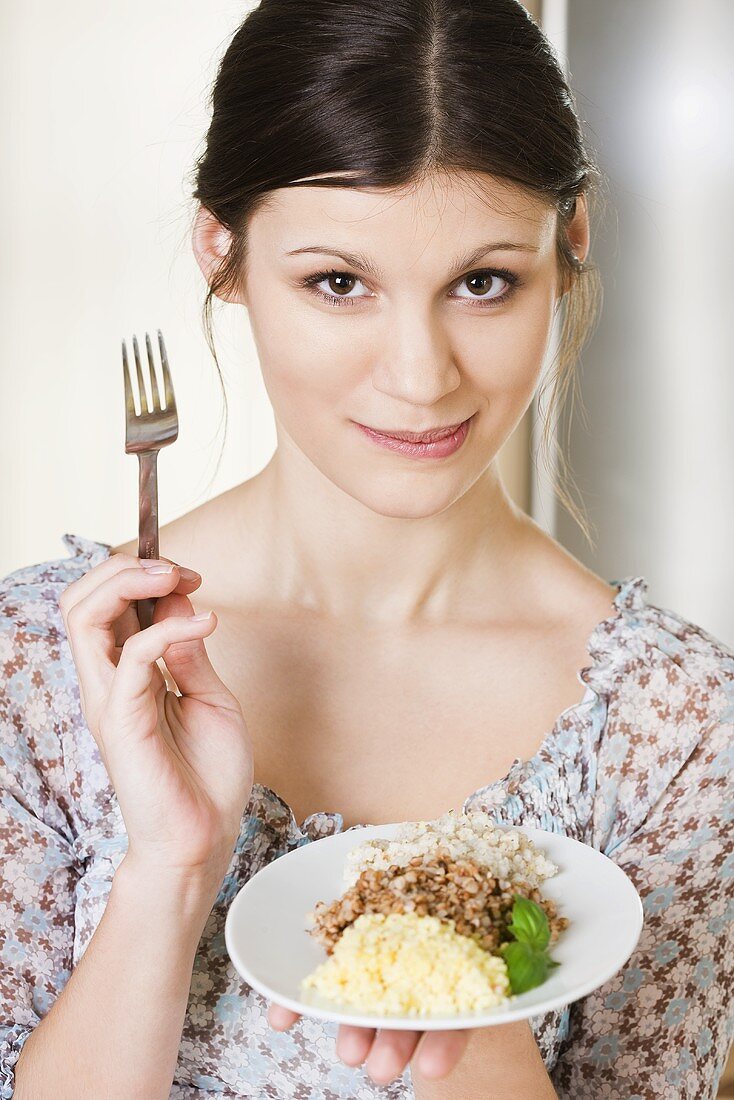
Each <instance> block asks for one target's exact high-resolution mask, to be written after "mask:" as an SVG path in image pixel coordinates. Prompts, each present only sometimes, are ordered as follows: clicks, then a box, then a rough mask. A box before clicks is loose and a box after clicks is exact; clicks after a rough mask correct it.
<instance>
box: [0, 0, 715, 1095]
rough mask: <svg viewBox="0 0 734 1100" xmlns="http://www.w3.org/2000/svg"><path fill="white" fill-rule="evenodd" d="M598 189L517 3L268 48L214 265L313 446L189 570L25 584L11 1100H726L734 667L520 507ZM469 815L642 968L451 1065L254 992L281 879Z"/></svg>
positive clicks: (328, 0) (703, 637)
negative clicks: (247, 890)
mask: <svg viewBox="0 0 734 1100" xmlns="http://www.w3.org/2000/svg"><path fill="white" fill-rule="evenodd" d="M598 178H599V174H598V172H597V170H596V169H595V167H594V165H593V163H592V161H591V159H590V157H589V155H588V153H587V152H586V150H585V148H584V145H583V142H582V137H581V132H580V127H579V122H578V119H577V116H576V114H575V111H574V106H573V100H572V96H571V94H570V92H569V89H568V87H567V85H566V83H565V81H564V77H563V73H562V71H561V69H560V68H559V66H558V63H557V61H556V58H555V56H554V54H553V52H552V50H551V48H550V47H549V44H548V42H547V41H546V39H545V38H544V37H543V35H542V33H541V32H540V30H539V29H538V27H537V26H536V24H535V23H534V22H533V21H532V20H531V19H530V17H529V16H528V14H527V13H526V11H525V10H524V9H523V7H522V6H521V5H520V4H519V3H517V2H515V0H430V2H429V0H360V3H359V4H350V3H345V2H344V0H338V2H337V0H318V3H312V2H310V0H301V2H299V3H293V2H292V0H263V2H262V3H261V4H260V6H259V7H258V8H257V9H256V10H254V11H253V12H252V13H251V14H250V15H249V16H248V17H247V19H246V20H245V22H244V24H243V25H242V27H241V28H240V29H239V31H238V32H237V34H236V35H235V36H234V38H233V40H232V42H231V44H230V46H229V48H228V49H227V51H226V54H225V56H224V59H223V61H222V64H221V68H220V71H219V74H218V77H217V81H216V85H215V88H214V95H213V115H212V121H211V127H210V129H209V132H208V138H207V145H206V150H205V152H204V154H203V156H202V158H201V160H200V162H199V163H198V166H197V176H196V186H195V192H194V194H195V198H196V200H197V202H198V206H197V212H196V217H195V224H194V232H193V245H194V249H195V253H196V257H197V259H198V261H199V264H200V266H201V268H202V271H203V272H204V274H205V277H206V279H207V281H208V283H209V294H208V296H207V301H206V308H207V313H206V319H207V323H209V322H210V320H211V317H210V309H211V298H212V295H217V296H218V297H220V298H221V299H224V300H226V301H229V302H232V303H238V304H239V305H240V306H241V307H242V308H243V309H244V310H246V311H247V315H248V318H249V321H250V324H251V325H252V329H253V333H254V337H255V340H256V343H257V348H258V352H259V356H260V361H261V365H262V370H263V376H264V380H265V384H266V386H267V390H268V393H269V396H270V399H271V401H272V406H273V409H274V414H275V420H276V426H277V436H278V444H277V448H276V451H275V454H274V455H273V457H272V459H271V460H270V461H269V462H268V464H267V465H266V466H265V468H264V469H263V470H262V471H261V472H260V473H258V474H257V475H256V476H254V477H251V478H249V479H248V480H247V481H245V482H243V483H242V484H239V485H236V486H235V487H234V488H233V489H231V490H229V491H228V492H225V493H223V494H221V495H220V496H218V497H216V498H215V499H213V500H210V501H209V502H208V503H207V504H205V505H204V506H202V507H200V508H197V509H195V510H194V511H192V512H190V513H188V514H187V515H184V516H182V517H181V518H179V519H177V520H176V521H174V522H172V523H169V524H166V525H165V526H164V527H163V528H162V530H161V546H162V547H163V548H165V550H166V555H167V556H166V557H165V558H164V559H163V562H164V565H165V564H166V563H171V562H175V563H177V564H176V565H175V567H173V568H171V569H169V571H163V572H161V571H159V570H156V569H155V568H150V566H151V563H150V562H141V561H140V560H139V559H138V558H137V542H136V540H135V539H131V540H130V541H129V542H127V543H125V544H124V545H122V546H116V547H113V546H111V545H110V544H108V543H104V542H97V541H94V540H92V539H88V538H84V537H81V536H77V535H66V536H65V542H66V546H67V548H68V549H69V550H70V551H71V555H70V556H69V557H67V558H63V559H59V560H55V561H50V562H43V563H41V564H38V565H32V566H29V567H27V568H25V569H21V570H18V571H16V572H15V573H13V574H11V575H10V576H9V577H6V578H5V580H4V582H3V586H2V616H1V617H0V621H1V622H2V635H1V637H2V642H1V643H0V644H1V645H2V654H3V672H4V688H5V690H4V692H3V695H2V711H1V712H0V719H1V721H0V752H1V755H2V780H3V784H2V785H3V804H2V805H3V810H2V812H3V824H2V829H3V840H4V851H5V858H4V860H3V864H2V905H3V924H4V927H5V929H6V932H10V931H11V930H12V934H8V935H6V936H5V938H4V939H3V941H2V943H1V944H0V984H1V986H2V1006H3V1007H2V1012H3V1019H2V1021H1V1022H2V1025H3V1031H2V1048H1V1053H2V1073H3V1076H2V1078H1V1080H2V1089H3V1091H2V1092H1V1093H0V1095H1V1096H2V1097H10V1096H15V1097H17V1098H19V1100H29V1098H31V1097H33V1098H34V1100H40V1098H42V1097H50V1096H54V1098H56V1100H67V1098H72V1097H73V1098H74V1100H78V1098H79V1097H85V1098H86V1097H89V1098H97V1097H101V1096H104V1097H105V1098H109V1100H112V1098H117V1097H120V1098H123V1097H124V1098H125V1100H129V1098H131V1097H145V1098H146V1100H157V1098H161V1100H163V1098H164V1097H169V1096H170V1097H174V1098H188V1097H194V1096H197V1097H198V1096H203V1095H204V1094H206V1093H209V1092H212V1093H221V1094H223V1095H226V1096H232V1097H272V1098H283V1097H294V1098H296V1097H298V1098H305V1097H323V1098H325V1100H333V1098H335V1097H345V1098H346V1097H349V1098H352V1100H354V1098H357V1100H362V1098H365V1100H366V1098H368V1097H377V1096H384V1097H389V1098H393V1100H398V1098H407V1097H411V1096H416V1097H419V1098H421V1100H428V1098H441V1097H445V1098H448V1097H457V1096H461V1097H462V1098H473V1097H479V1096H482V1097H485V1096H492V1097H497V1098H512V1100H524V1098H527V1100H530V1098H532V1100H540V1098H542V1097H553V1096H559V1097H574V1098H579V1100H581V1098H584V1100H586V1098H587V1097H591V1096H593V1097H625V1098H626V1100H632V1098H633V1097H635V1098H637V1100H640V1098H645V1100H648V1098H653V1097H655V1098H659V1097H662V1096H665V1097H675V1096H687V1097H693V1096H695V1097H697V1098H703V1097H710V1096H713V1094H714V1092H715V1088H716V1084H717V1080H718V1077H719V1075H720V1073H721V1070H722V1067H723V1063H724V1060H725V1056H726V1052H727V1048H728V1046H729V1043H730V1041H731V1037H732V1018H731V1015H730V1014H728V1008H729V1006H730V1003H731V993H732V987H733V985H734V973H733V963H732V958H733V957H734V952H732V949H731V948H732V943H731V938H732V917H733V916H734V898H733V892H732V871H733V870H734V857H733V856H732V854H731V849H732V842H731V828H730V825H731V810H732V797H731V779H730V774H731V766H732V763H733V762H734V761H733V760H732V752H733V750H732V714H733V703H734V654H732V652H731V651H730V650H729V649H727V648H726V647H725V646H724V645H723V644H722V643H721V642H720V641H718V640H717V639H715V638H714V637H712V636H711V635H710V634H708V633H707V632H706V631H705V630H703V629H702V628H700V627H698V626H696V625H695V624H692V623H690V622H687V621H685V620H684V619H683V618H682V617H681V616H679V615H677V614H675V613H674V612H673V611H670V610H666V609H663V608H659V607H656V606H654V605H652V604H650V603H649V602H648V601H647V599H646V588H647V585H646V581H645V580H644V579H643V578H642V577H639V576H632V577H627V578H625V579H623V580H621V581H607V580H605V579H603V578H600V577H598V576H596V575H595V574H594V573H593V572H592V571H590V570H589V569H587V568H585V567H584V566H583V565H582V564H581V563H580V562H578V561H577V560H576V559H575V558H573V557H572V556H571V555H570V554H569V553H568V552H566V551H565V550H564V549H563V547H561V546H560V545H559V544H558V543H557V542H555V541H554V539H552V538H551V537H549V536H548V535H547V534H546V533H545V532H544V531H543V530H541V529H540V528H539V527H538V526H537V525H536V524H535V523H534V522H533V521H532V520H531V519H529V517H528V516H527V515H525V514H524V513H523V512H522V511H521V510H520V509H518V508H517V507H516V506H515V505H514V504H513V502H512V501H511V499H510V498H509V496H508V494H507V492H506V491H505V488H504V486H503V484H502V481H501V479H500V477H499V474H498V468H497V454H498V452H499V451H500V449H501V447H502V445H503V443H504V442H505V441H506V440H507V438H508V437H509V436H510V434H511V433H512V431H513V429H514V428H515V427H516V425H517V424H518V422H519V421H520V420H521V418H522V416H523V414H524V413H525V411H526V410H527V408H528V406H529V404H530V402H531V400H532V398H533V395H534V394H535V392H536V389H537V388H538V385H539V382H540V374H541V367H542V364H543V361H544V356H545V353H546V349H547V346H548V342H549V338H550V334H551V329H552V325H553V321H554V318H555V315H556V313H557V311H558V310H559V309H562V311H563V329H562V348H561V355H560V357H559V360H558V362H557V363H556V364H555V368H554V369H555V375H554V395H555V397H556V399H560V397H561V396H562V395H563V393H564V391H565V388H566V387H567V384H568V382H569V380H570V378H571V377H572V376H571V371H572V369H573V364H574V361H575V358H576V356H577V353H578V350H579V348H580V347H581V346H582V344H583V342H584V340H585V338H586V336H587V335H588V332H589V330H590V325H591V324H592V322H593V304H594V301H595V300H596V299H597V294H596V290H597V286H596V273H595V272H594V269H593V268H592V267H591V266H590V265H589V264H587V262H586V258H587V255H588V251H589V240H590V230H589V209H590V199H591V197H592V195H593V191H594V186H595V183H596V181H598ZM208 331H209V333H210V334H211V329H210V328H209V329H208ZM457 426H460V427H458V428H457ZM439 429H450V431H449V432H448V435H447V434H446V432H445V430H444V431H439ZM416 435H417V436H424V437H426V438H425V439H424V442H423V443H422V444H420V443H415V442H411V439H412V438H414V437H415V436H416ZM436 435H439V436H440V435H443V436H444V439H443V442H442V443H438V442H436V441H435V439H433V437H434V436H436ZM432 440H433V441H432ZM563 499H564V500H565V501H566V504H567V506H568V507H570V508H571V509H572V510H574V514H576V515H577V516H578V518H579V519H581V521H582V522H583V520H582V517H581V516H580V514H579V513H578V511H577V510H576V509H575V505H574V504H573V502H572V501H571V500H570V498H568V497H567V496H565V494H564V496H563ZM191 566H193V567H195V569H196V570H197V571H198V572H197V573H193V574H192V573H191V572H190V571H189V567H191ZM150 596H155V597H157V598H158V602H157V608H156V615H155V622H154V624H153V625H152V626H150V627H149V628H148V629H145V630H142V631H141V630H140V628H139V624H138V620H137V616H136V613H135V601H136V600H138V599H141V598H144V597H150ZM207 611H213V612H214V614H213V615H211V616H210V617H204V618H203V619H202V618H199V617H197V618H196V619H192V618H191V616H192V615H195V614H197V613H206V612H207ZM204 640H206V644H205V641H204ZM161 658H164V660H165V665H166V669H167V671H168V673H169V674H170V681H169V682H168V683H167V682H166V680H165V679H164V676H163V675H162V673H161V670H160V668H159V666H158V664H157V661H158V660H159V659H161ZM176 689H177V690H176ZM178 693H180V694H178ZM450 807H453V808H454V809H455V810H457V811H461V810H464V809H466V810H469V809H473V808H480V809H486V810H489V811H490V812H491V813H492V814H493V815H494V816H495V817H496V819H497V820H498V821H500V822H506V823H509V824H524V825H535V826H539V827H541V828H545V829H553V830H555V831H558V832H561V833H564V834H566V835H569V836H572V837H575V838H577V839H579V840H581V841H583V842H585V843H587V844H589V845H591V846H593V847H595V848H597V849H599V850H600V851H602V852H604V853H605V854H606V855H608V856H609V857H610V858H612V859H613V860H615V862H617V863H618V864H619V865H620V866H622V867H623V868H624V869H625V871H626V872H627V873H628V874H629V875H630V876H631V877H632V879H633V881H634V882H635V884H636V886H637V888H638V890H639V891H640V894H641V895H642V898H643V903H644V907H645V927H644V929H643V933H642V937H641V939H640V942H639V944H638V946H637V949H636V951H635V953H634V954H633V956H632V958H631V959H630V960H629V962H628V964H627V965H626V966H625V967H624V969H623V970H622V971H621V972H620V973H619V974H617V975H615V976H614V977H613V978H612V979H611V980H610V981H609V982H608V983H607V984H606V985H605V986H604V987H603V988H601V989H599V990H597V991H596V992H594V993H592V994H590V995H589V996H587V997H585V998H583V999H582V1000H581V1001H578V1002H576V1003H575V1004H573V1005H571V1006H569V1007H568V1008H566V1009H565V1010H563V1011H556V1012H552V1013H549V1014H547V1015H545V1016H542V1017H539V1018H534V1019H532V1020H530V1021H523V1022H521V1023H517V1024H509V1025H505V1026H502V1027H492V1028H484V1029H475V1030H474V1031H471V1032H467V1031H456V1032H445V1033H440V1032H429V1033H422V1032H421V1031H420V1030H419V1029H417V1030H409V1031H383V1030H379V1029H378V1030H377V1031H375V1030H365V1029H360V1028H354V1027H339V1028H337V1027H336V1026H332V1025H330V1024H325V1023H322V1022H320V1021H318V1020H313V1019H308V1018H304V1017H297V1016H295V1015H294V1014H293V1013H290V1012H288V1011H287V1010H284V1009H283V1008H282V1007H279V1006H277V1005H269V1004H268V1003H267V1001H265V999H263V998H262V997H261V996H259V995H258V994H257V993H256V992H255V991H254V990H252V989H251V988H250V987H249V986H248V985H247V984H246V983H244V982H243V981H241V980H240V978H239V976H238V975H237V973H236V972H235V971H234V969H233V967H232V965H231V963H230V962H229V960H228V957H227V954H226V950H225V947H224V941H223V926H224V919H225V916H226V912H227V908H228V905H229V903H230V902H231V899H232V897H233V896H234V894H235V893H236V892H237V890H238V889H239V888H240V887H241V886H242V884H243V883H244V882H246V881H247V879H248V878H249V877H250V876H251V875H253V874H254V873H255V872H256V871H257V870H258V869H259V868H261V867H263V866H264V865H266V864H267V863H268V862H269V861H270V860H272V859H275V858H277V857H278V856H280V855H281V854H283V853H284V852H285V851H287V850H289V849H291V848H293V847H294V846H296V845H300V844H304V843H310V842H313V841H314V840H317V839H318V838H319V837H322V836H326V835H329V834H331V833H333V832H335V831H338V830H341V829H346V828H349V827H350V826H352V825H357V824H379V823H384V822H393V821H399V820H406V819H428V818H432V817H436V816H438V815H440V814H442V813H443V812H445V811H446V810H447V809H449V808H450Z"/></svg>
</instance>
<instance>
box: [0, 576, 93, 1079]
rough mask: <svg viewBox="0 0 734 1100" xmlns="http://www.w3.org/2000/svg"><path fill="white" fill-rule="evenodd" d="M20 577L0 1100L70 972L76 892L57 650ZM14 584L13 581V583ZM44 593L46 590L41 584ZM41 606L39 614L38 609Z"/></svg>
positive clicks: (7, 697)
mask: <svg viewBox="0 0 734 1100" xmlns="http://www.w3.org/2000/svg"><path fill="white" fill-rule="evenodd" d="M30 577H31V571H29V572H28V573H27V574H26V573H24V572H23V571H18V573H16V574H11V577H9V578H5V579H4V580H3V581H1V582H0V670H1V671H2V675H1V676H0V835H1V837H2V857H1V859H0V912H1V914H2V916H1V919H0V926H1V927H2V928H3V929H5V930H6V933H7V932H8V930H10V929H12V932H11V933H9V934H5V935H3V936H2V937H0V1097H2V1100H8V1098H10V1097H12V1096H13V1093H14V1089H15V1066H16V1063H17V1061H18V1058H19V1057H20V1054H21V1051H22V1048H23V1046H24V1044H25V1042H26V1040H27V1039H28V1037H29V1035H30V1034H31V1033H32V1031H33V1029H34V1028H35V1027H36V1025H37V1024H38V1023H39V1022H40V1020H41V1019H42V1017H43V1016H44V1015H45V1014H46V1013H47V1012H48V1011H49V1009H50V1008H51V1006H52V1005H53V1003H54V1001H55V1000H56V998H57V997H58V995H59V994H60V992H61V990H62V989H63V987H64V985H65V983H66V982H67V980H68V978H69V976H70V974H71V971H72V954H73V941H74V906H75V888H76V884H77V881H78V878H79V874H80V867H79V865H78V863H77V860H76V857H75V853H74V848H73V842H74V832H73V827H72V817H71V814H70V807H71V796H70V793H69V787H68V785H67V781H66V775H65V771H64V760H63V755H62V747H61V742H60V738H59V735H58V722H59V719H58V715H57V713H56V708H55V705H54V703H55V700H56V702H58V689H59V687H60V686H61V685H62V683H63V676H62V670H61V668H60V661H61V652H60V650H59V648H58V646H57V645H56V642H55V639H54V632H53V629H49V627H48V623H47V622H45V621H44V608H45V609H46V610H48V609H49V608H51V609H54V608H55V592H56V589H55V588H53V589H48V588H47V589H46V591H45V593H44V601H45V603H44V602H43V601H41V602H40V603H39V602H37V599H36V598H37V596H38V593H39V590H38V588H37V587H35V586H33V585H32V584H28V583H24V582H25V581H28V580H30ZM13 578H14V580H13ZM41 591H42V592H43V591H44V590H43V585H42V587H41ZM39 608H40V613H38V610H39Z"/></svg>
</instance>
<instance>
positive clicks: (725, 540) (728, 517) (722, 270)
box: [556, 0, 734, 644]
mask: <svg viewBox="0 0 734 1100" xmlns="http://www.w3.org/2000/svg"><path fill="white" fill-rule="evenodd" d="M732 41H734V4H732V3H731V2H730V0H697V2H696V3H691V2H690V0H646V3H644V4H640V3H639V2H638V0H605V2H604V3H589V2H588V0H568V27H567V48H568V62H569V65H570V73H571V82H572V86H573V88H574V89H575V91H576V94H577V99H578V105H579V109H580V111H581V113H582V115H583V117H584V118H585V122H586V131H587V134H588V136H589V137H590V140H591V141H592V143H593V144H594V146H595V147H596V148H597V149H598V152H599V155H600V159H601V163H602V167H603V169H604V171H605V172H606V173H607V175H608V177H609V187H610V193H609V197H608V202H609V209H608V211H607V216H606V219H605V220H604V222H603V223H602V225H601V226H600V229H599V232H598V233H597V235H596V239H595V240H594V243H593V248H592V258H593V259H594V260H595V261H596V263H597V264H598V265H599V266H600V268H601V271H602V276H603V280H604V285H605V294H604V309H603V315H602V319H601V322H600V325H599V328H598V329H597V331H596V333H595V335H594V337H593V340H592V342H591V344H590V346H589V348H588V349H587V351H586V353H585V354H584V356H583V368H582V372H581V379H582V384H581V392H582V396H583V401H584V405H585V407H586V409H587V411H588V424H589V427H588V430H586V429H585V428H584V427H583V424H582V420H581V418H580V417H579V416H578V415H575V416H574V422H573V428H572V436H571V449H570V461H571V464H572V467H573V470H574V472H575V475H576V481H577V484H578V486H579V489H580V490H581V492H582V493H583V495H584V498H585V501H586V504H587V508H588V512H589V515H590V517H591V519H592V521H593V523H594V524H595V525H596V527H597V530H598V539H599V545H598V549H597V550H596V551H595V552H593V553H592V552H590V551H589V550H588V548H587V546H586V544H585V542H584V540H583V538H582V536H581V534H580V532H579V531H578V528H577V527H576V526H575V525H574V523H573V522H572V521H571V520H570V519H569V518H568V517H567V515H566V513H565V512H563V511H562V510H560V511H559V513H558V517H557V528H556V529H557V537H558V538H559V541H561V542H562V543H563V544H564V545H565V546H567V547H568V548H569V550H571V552H572V553H573V554H575V555H576V556H577V557H578V558H580V559H581V560H582V561H585V562H586V563H587V564H589V566H590V567H591V568H593V569H594V570H595V571H596V572H598V573H600V574H601V575H602V576H604V577H607V578H610V579H611V578H616V577H621V576H624V575H627V574H630V573H635V574H640V573H641V574H643V575H644V576H646V578H647V579H648V582H649V585H650V598H651V599H652V601H653V602H655V603H658V604H659V605H662V606H663V607H669V608H673V609H674V610H676V611H678V612H680V613H682V614H684V615H685V616H686V617H687V618H689V619H692V620H693V621H694V622H696V623H698V624H700V625H702V626H703V627H704V628H706V629H708V630H709V631H710V632H712V633H714V634H715V635H717V636H718V637H719V638H721V639H723V640H725V641H727V642H728V643H729V644H731V643H732V642H734V582H733V581H732V568H731V562H732V547H733V546H734V426H733V419H734V417H733V412H734V371H733V370H732V367H731V359H732V351H733V350H734V328H733V326H732V304H731V303H732V301H733V300H734V267H733V266H732V263H731V255H732V252H733V251H734V212H733V210H732V203H731V195H732V189H734V163H733V160H734V158H733V156H732V153H733V151H734V128H733V127H732V110H733V108H734V69H733V68H732V64H731V43H732ZM566 427H567V425H566V424H565V423H564V424H563V425H562V426H561V430H560V436H561V438H562V439H563V438H565V434H566Z"/></svg>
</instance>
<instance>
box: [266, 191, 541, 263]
mask: <svg viewBox="0 0 734 1100" xmlns="http://www.w3.org/2000/svg"><path fill="white" fill-rule="evenodd" d="M340 174H341V175H344V176H347V175H353V174H354V173H340ZM328 175H333V173H323V174H322V176H309V177H301V178H300V179H299V181H298V183H299V186H296V187H282V188H278V189H277V190H275V191H272V192H270V194H269V196H268V201H267V202H265V203H264V204H263V205H262V206H261V208H260V209H259V210H258V212H257V214H256V215H255V216H254V219H255V220H256V221H258V223H259V226H258V228H259V229H260V230H261V231H262V232H264V234H265V235H267V236H270V235H271V234H278V235H280V234H282V233H283V232H284V231H285V232H289V231H291V230H292V229H296V228H297V229H298V231H299V232H298V235H299V236H300V235H301V234H302V233H304V232H305V233H308V232H309V231H311V232H313V231H316V230H317V229H318V230H321V231H322V235H323V232H324V231H327V230H329V229H333V230H335V231H336V230H345V231H347V232H349V231H353V230H354V229H355V228H357V227H358V228H359V230H360V232H361V233H364V234H365V236H366V237H369V236H378V235H381V234H383V233H388V234H391V233H395V232H400V233H402V232H409V231H411V230H412V231H413V232H415V231H416V229H419V228H421V227H422V228H423V229H424V230H425V231H427V232H431V233H443V234H445V235H446V236H447V237H453V236H454V235H455V234H456V233H461V234H462V236H464V235H466V234H467V233H469V232H471V233H473V231H474V229H476V231H477V232H483V233H485V234H486V233H487V232H489V233H493V234H497V235H498V236H497V239H498V240H499V239H503V235H504V237H506V236H507V235H508V233H511V234H512V237H513V238H518V239H519V240H524V241H525V242H526V243H528V244H534V245H536V246H538V247H539V248H541V249H542V248H543V245H544V243H545V242H546V240H550V239H551V238H552V236H553V233H554V230H555V218H556V213H555V210H554V209H553V207H551V206H550V205H549V204H548V203H547V201H544V200H542V199H541V198H539V197H538V196H535V195H532V194H531V193H529V192H528V191H527V190H526V189H523V188H520V187H518V186H517V185H515V184H513V183H511V182H508V181H505V180H500V179H497V178H494V177H491V176H488V175H486V174H483V173H466V172H462V173H459V172H456V173H448V172H442V173H436V174H433V173H432V174H430V175H428V176H425V177H424V178H422V179H420V180H418V181H411V182H409V183H408V184H405V185H402V186H399V187H385V188H377V187H366V186H365V187H362V186H360V187H351V186H345V187H339V186H338V185H329V186H328V187H323V186H318V185H314V186H313V187H309V186H308V181H309V180H316V179H319V178H323V177H325V176H328ZM252 228H253V229H254V228H255V226H253V227H252ZM294 247H295V246H294Z"/></svg>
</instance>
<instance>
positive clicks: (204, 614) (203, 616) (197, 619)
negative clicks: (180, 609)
mask: <svg viewBox="0 0 734 1100" xmlns="http://www.w3.org/2000/svg"><path fill="white" fill-rule="evenodd" d="M211 614H212V613H211V611H200V612H199V614H198V615H191V616H190V619H191V621H192V623H198V622H202V621H203V620H204V619H209V618H211Z"/></svg>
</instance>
